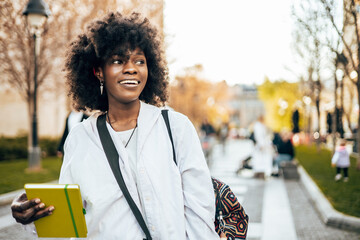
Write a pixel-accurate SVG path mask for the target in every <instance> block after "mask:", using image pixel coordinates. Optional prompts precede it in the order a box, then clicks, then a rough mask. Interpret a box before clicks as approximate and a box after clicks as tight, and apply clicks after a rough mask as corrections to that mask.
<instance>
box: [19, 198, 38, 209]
mask: <svg viewBox="0 0 360 240" xmlns="http://www.w3.org/2000/svg"><path fill="white" fill-rule="evenodd" d="M39 203H41V201H40V199H39V198H34V199H31V200H28V201H25V202H22V203H20V205H19V210H20V211H25V210H27V209H29V208H32V207H35V206H36V205H39Z"/></svg>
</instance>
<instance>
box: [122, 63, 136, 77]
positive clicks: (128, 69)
mask: <svg viewBox="0 0 360 240" xmlns="http://www.w3.org/2000/svg"><path fill="white" fill-rule="evenodd" d="M136 73H137V69H136V65H135V64H134V63H133V62H131V61H126V63H125V64H124V68H123V74H136Z"/></svg>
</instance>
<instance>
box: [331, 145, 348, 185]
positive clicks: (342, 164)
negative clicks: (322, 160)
mask: <svg viewBox="0 0 360 240" xmlns="http://www.w3.org/2000/svg"><path fill="white" fill-rule="evenodd" d="M331 166H332V167H336V176H335V181H340V179H341V171H343V173H344V182H347V181H349V175H348V170H349V167H350V156H349V153H348V152H347V150H346V140H345V139H341V140H340V146H339V147H338V148H337V149H336V151H335V153H334V156H333V157H332V159H331Z"/></svg>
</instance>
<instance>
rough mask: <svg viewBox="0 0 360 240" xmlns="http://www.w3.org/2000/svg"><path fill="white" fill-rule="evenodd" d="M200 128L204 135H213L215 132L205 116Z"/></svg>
mask: <svg viewBox="0 0 360 240" xmlns="http://www.w3.org/2000/svg"><path fill="white" fill-rule="evenodd" d="M200 130H201V131H202V133H203V134H205V136H207V137H208V136H213V135H214V134H215V129H214V127H213V125H211V123H209V121H208V119H207V118H204V119H203V122H202V123H201V126H200Z"/></svg>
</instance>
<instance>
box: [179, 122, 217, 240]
mask: <svg viewBox="0 0 360 240" xmlns="http://www.w3.org/2000/svg"><path fill="white" fill-rule="evenodd" d="M175 131H176V135H177V136H176V140H175V149H176V155H177V159H178V160H177V162H178V167H179V169H180V174H181V178H182V183H183V196H184V205H185V206H184V207H185V229H186V236H187V239H209V240H211V239H219V236H218V235H217V233H216V232H215V225H214V220H215V196H214V190H213V186H212V182H211V176H210V172H209V169H208V167H207V164H206V161H205V157H204V154H203V152H202V148H201V144H200V140H199V137H198V135H197V132H196V130H195V128H194V126H193V125H192V123H191V122H190V121H189V119H188V118H186V117H184V121H183V124H182V127H180V128H178V129H175Z"/></svg>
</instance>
